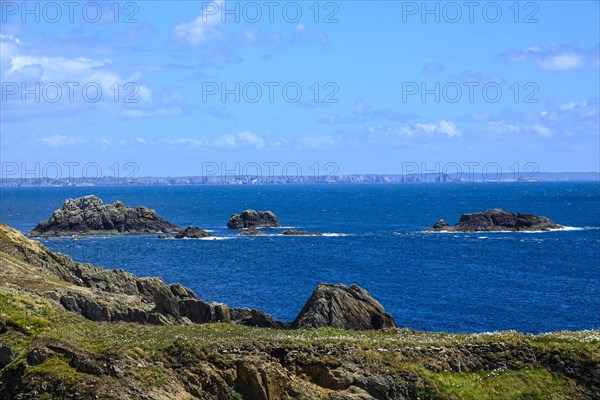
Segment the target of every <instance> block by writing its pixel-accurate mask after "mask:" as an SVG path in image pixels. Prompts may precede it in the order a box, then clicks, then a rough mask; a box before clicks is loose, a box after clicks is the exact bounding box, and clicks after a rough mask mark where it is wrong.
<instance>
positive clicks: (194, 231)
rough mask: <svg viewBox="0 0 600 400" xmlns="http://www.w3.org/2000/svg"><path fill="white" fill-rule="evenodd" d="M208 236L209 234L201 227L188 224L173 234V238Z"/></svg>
mask: <svg viewBox="0 0 600 400" xmlns="http://www.w3.org/2000/svg"><path fill="white" fill-rule="evenodd" d="M210 236H211V234H210V233H209V232H207V231H205V230H204V229H202V228H193V227H191V226H188V227H187V228H185V229H184V230H182V231H181V232H179V233H178V234H177V235H175V239H183V238H190V239H201V238H205V237H210Z"/></svg>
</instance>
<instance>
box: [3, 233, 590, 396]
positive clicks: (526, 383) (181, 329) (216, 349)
mask: <svg viewBox="0 0 600 400" xmlns="http://www.w3.org/2000/svg"><path fill="white" fill-rule="evenodd" d="M363 303H364V304H363ZM227 321H231V322H235V323H223V322H227ZM333 321H338V322H335V323H336V324H338V323H339V326H342V327H350V328H353V329H357V328H358V329H363V328H364V327H366V328H369V325H368V321H371V323H372V327H378V328H386V327H387V328H386V329H379V330H367V331H365V330H362V331H350V330H343V329H338V328H332V327H322V326H324V325H333ZM198 323H200V324H198ZM294 323H295V325H296V327H300V326H304V327H309V328H311V329H310V330H305V329H294V330H291V329H289V328H290V327H289V326H287V325H286V324H283V325H282V324H281V323H279V322H277V321H275V320H274V319H272V318H271V317H269V316H268V315H266V314H264V313H262V312H260V311H258V310H250V309H240V308H230V307H227V306H225V305H223V304H218V303H207V302H204V301H202V300H201V299H199V298H198V296H196V294H194V293H193V292H192V291H190V290H189V289H187V288H185V287H183V286H181V285H167V284H165V283H164V282H163V281H162V280H161V279H160V278H138V277H136V276H134V275H132V274H129V273H127V272H125V271H121V270H115V271H108V270H104V269H102V268H98V267H94V266H92V265H90V264H80V263H76V262H74V261H72V260H71V259H70V258H68V257H66V256H64V255H61V254H57V253H53V252H51V251H49V250H48V249H46V248H45V247H44V246H42V245H41V244H40V243H39V242H36V241H33V240H29V239H27V238H26V237H24V236H23V235H22V234H21V233H20V232H18V231H16V230H14V229H11V228H9V227H7V226H5V225H0V399H2V400H4V399H7V400H8V399H11V400H12V399H19V400H29V399H31V400H33V399H35V400H37V399H45V398H48V399H50V398H60V399H78V400H79V399H83V400H87V399H148V400H149V399H160V400H163V399H164V400H166V399H183V400H187V399H189V400H191V399H251V400H276V399H309V400H311V399H315V400H316V399H411V400H416V399H491V398H493V399H506V400H508V399H547V398H552V399H598V393H600V332H599V331H584V332H560V333H550V334H544V335H538V336H532V335H522V334H519V333H516V332H499V333H485V334H477V335H457V334H442V333H422V332H416V331H411V330H408V329H397V328H395V327H393V326H394V322H393V320H392V319H391V317H390V316H389V315H387V314H386V313H385V311H384V310H383V308H382V307H381V306H380V305H379V303H377V302H376V301H375V300H374V299H373V298H372V297H371V296H370V295H369V294H368V293H366V292H365V291H364V290H363V289H361V288H359V287H355V286H351V287H348V286H343V285H319V287H318V288H317V289H316V290H315V292H314V293H313V295H312V296H311V297H310V299H309V300H308V302H307V303H306V305H305V306H304V307H303V309H302V312H301V313H300V314H299V316H298V318H297V319H296V321H294ZM362 323H365V324H367V325H365V326H362V325H357V324H362ZM318 326H321V328H318V329H312V328H315V327H318ZM273 328H276V329H273Z"/></svg>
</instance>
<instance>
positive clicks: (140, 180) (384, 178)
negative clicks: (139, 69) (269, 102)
mask: <svg viewBox="0 0 600 400" xmlns="http://www.w3.org/2000/svg"><path fill="white" fill-rule="evenodd" d="M476 182H600V173H598V172H539V173H536V174H533V175H520V176H515V175H514V174H513V173H512V172H511V173H504V174H502V176H499V177H497V176H493V177H491V178H490V177H489V176H484V175H482V174H469V173H467V171H465V172H464V173H462V174H445V173H423V174H405V175H402V174H346V175H337V174H336V175H321V176H314V175H302V176H281V175H277V176H252V175H223V176H220V175H211V176H180V177H132V178H115V177H110V176H106V177H92V178H58V179H53V178H44V177H40V178H19V177H3V179H0V186H4V187H30V186H32V187H45V186H149V185H159V186H160V185H165V186H170V185H284V184H319V183H323V184H349V183H356V184H358V183H360V184H373V183H377V184H403V183H476Z"/></svg>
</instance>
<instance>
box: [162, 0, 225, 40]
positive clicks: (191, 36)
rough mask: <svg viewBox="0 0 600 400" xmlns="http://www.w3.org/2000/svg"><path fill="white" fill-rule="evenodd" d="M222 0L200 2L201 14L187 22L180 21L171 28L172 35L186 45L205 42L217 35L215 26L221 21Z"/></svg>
mask: <svg viewBox="0 0 600 400" xmlns="http://www.w3.org/2000/svg"><path fill="white" fill-rule="evenodd" d="M224 3H225V1H224V0H216V1H211V2H203V3H202V6H203V8H202V14H201V15H199V16H198V17H197V18H196V19H194V20H193V21H189V22H182V23H181V24H179V25H177V26H176V27H175V28H174V29H173V37H174V38H175V39H176V40H177V41H178V42H180V43H181V44H184V45H186V46H190V47H196V46H199V45H202V44H206V43H208V42H210V41H211V40H213V39H215V38H216V37H218V36H219V31H218V29H217V26H218V25H219V24H221V23H222V21H221V12H220V10H221V6H223V5H224Z"/></svg>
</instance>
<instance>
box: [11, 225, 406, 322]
mask: <svg viewBox="0 0 600 400" xmlns="http://www.w3.org/2000/svg"><path fill="white" fill-rule="evenodd" d="M191 231H192V232H193V231H194V228H191ZM0 234H1V236H0V239H2V240H1V241H0V243H1V244H2V247H1V249H0V250H1V252H2V253H4V254H7V255H11V256H14V257H17V258H18V259H20V260H23V261H25V262H27V263H28V264H30V265H31V266H33V267H35V269H34V270H32V271H23V269H22V268H19V267H18V265H11V264H8V265H7V268H5V269H4V270H3V271H0V276H2V275H5V276H6V277H7V280H10V279H14V277H15V276H19V275H20V274H22V275H23V276H27V277H28V279H29V280H32V281H33V282H35V286H36V287H39V288H41V289H42V290H41V295H42V296H44V297H46V298H49V299H52V300H54V301H56V302H57V303H59V304H60V305H62V306H63V307H64V308H65V309H67V310H69V311H73V312H76V313H77V314H80V315H82V316H83V317H85V318H87V319H89V320H92V321H109V322H117V321H124V322H136V323H141V324H153V325H175V324H191V323H196V324H205V323H211V322H232V323H237V324H243V325H248V326H260V327H268V328H287V327H290V326H293V327H298V328H317V327H321V326H333V327H338V328H344V329H358V330H362V329H382V328H387V327H391V326H395V323H394V321H393V319H392V317H391V316H390V315H389V314H387V313H385V311H384V310H383V307H382V306H381V305H380V304H379V303H378V302H377V301H376V300H375V299H373V298H372V297H371V296H370V295H369V294H368V293H367V291H365V290H364V289H362V288H360V287H358V286H357V285H353V286H351V287H347V286H344V285H320V286H319V287H318V288H317V289H316V290H315V292H314V293H313V295H312V296H311V298H310V299H309V300H308V302H307V304H306V305H305V306H304V309H303V310H302V312H301V313H300V315H299V316H298V318H297V319H296V321H295V322H294V324H293V325H290V324H289V323H285V322H281V321H277V320H276V319H274V318H273V317H271V316H270V315H268V314H265V313H264V312H262V311H260V310H254V309H248V308H232V307H228V306H227V305H226V304H221V303H216V302H206V301H203V300H201V299H199V298H198V297H197V296H196V295H195V294H194V292H193V291H191V290H190V289H188V288H186V287H184V286H182V285H179V284H172V285H167V284H166V283H165V282H164V281H163V280H162V279H161V278H157V277H151V278H139V277H137V276H135V275H133V274H131V273H129V272H126V271H123V270H121V269H116V270H106V269H103V268H100V267H96V266H94V265H91V264H82V263H77V262H75V261H73V260H72V259H71V258H70V257H68V256H65V255H62V254H59V253H53V252H51V251H50V250H48V249H47V248H46V247H44V246H43V245H41V244H40V243H39V242H36V241H33V240H30V239H28V238H26V237H25V236H23V235H22V234H21V233H20V232H18V231H16V230H14V229H12V228H10V227H8V226H6V225H2V224H0ZM8 266H11V267H10V268H8ZM11 274H12V277H11ZM48 277H52V278H57V279H59V280H60V281H61V282H63V283H62V284H61V285H56V284H51V283H49V282H48ZM19 279H22V278H19ZM30 284H31V283H30Z"/></svg>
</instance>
